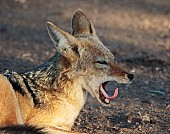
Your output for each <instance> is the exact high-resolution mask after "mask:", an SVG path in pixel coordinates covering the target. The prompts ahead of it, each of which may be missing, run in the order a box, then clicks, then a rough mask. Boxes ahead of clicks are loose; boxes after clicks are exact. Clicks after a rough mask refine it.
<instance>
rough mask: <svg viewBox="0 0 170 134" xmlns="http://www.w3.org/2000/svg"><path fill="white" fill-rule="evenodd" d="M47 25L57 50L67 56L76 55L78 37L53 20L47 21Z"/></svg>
mask: <svg viewBox="0 0 170 134" xmlns="http://www.w3.org/2000/svg"><path fill="white" fill-rule="evenodd" d="M46 26H47V30H48V33H49V35H50V37H51V40H52V41H53V43H54V44H55V47H56V49H57V51H59V52H60V53H61V54H62V55H63V56H65V57H69V56H71V55H75V52H74V48H75V47H77V46H75V45H76V43H75V42H76V38H75V37H74V36H72V35H71V34H69V33H67V32H65V31H64V30H62V29H61V28H59V27H58V26H55V25H54V24H52V23H51V22H47V24H46Z"/></svg>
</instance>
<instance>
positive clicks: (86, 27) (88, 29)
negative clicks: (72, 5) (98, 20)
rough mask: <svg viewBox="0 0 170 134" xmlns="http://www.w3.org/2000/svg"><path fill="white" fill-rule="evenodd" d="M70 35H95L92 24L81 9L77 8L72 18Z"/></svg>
mask: <svg viewBox="0 0 170 134" xmlns="http://www.w3.org/2000/svg"><path fill="white" fill-rule="evenodd" d="M72 35H74V36H83V35H93V36H95V35H96V31H95V29H94V27H93V24H92V23H91V21H90V20H89V19H88V17H87V16H86V15H85V13H84V12H83V11H82V10H81V9H77V10H76V11H75V12H74V14H73V18H72Z"/></svg>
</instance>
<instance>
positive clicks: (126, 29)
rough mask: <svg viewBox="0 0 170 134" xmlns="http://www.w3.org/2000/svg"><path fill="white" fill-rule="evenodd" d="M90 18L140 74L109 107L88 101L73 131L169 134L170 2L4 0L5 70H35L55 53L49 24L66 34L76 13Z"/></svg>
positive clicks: (0, 27)
mask: <svg viewBox="0 0 170 134" xmlns="http://www.w3.org/2000/svg"><path fill="white" fill-rule="evenodd" d="M77 8H81V9H83V10H84V11H85V12H86V14H87V15H88V16H89V18H91V20H92V22H93V23H94V26H95V28H96V30H97V33H98V35H99V37H100V39H101V40H102V41H103V43H104V44H105V45H106V46H107V47H108V48H109V49H110V50H111V51H112V52H113V53H114V55H115V57H116V61H118V62H119V63H120V64H121V65H122V66H123V67H125V68H126V69H127V70H129V71H131V72H132V73H134V74H135V80H134V81H133V82H132V83H131V84H130V85H119V84H116V83H111V86H113V87H112V88H115V87H119V89H120V93H119V96H118V97H117V99H116V100H114V101H113V102H112V104H111V105H110V106H109V107H104V106H101V105H100V104H99V103H98V102H97V101H96V100H95V99H92V98H91V97H89V100H88V102H87V104H86V106H85V108H84V109H83V110H82V112H81V114H80V116H79V117H78V119H77V120H76V123H75V126H74V127H73V130H74V131H79V132H87V133H96V134H114V133H116V134H122V133H124V134H133V133H135V134H139V133H140V134H141V133H142V134H145V133H146V134H168V133H170V1H169V0H86V1H85V0H84V1H80V0H0V72H3V71H4V70H5V69H11V70H15V71H18V72H23V71H26V70H30V69H32V68H34V67H36V66H37V65H39V64H41V63H43V62H45V61H47V60H48V59H49V58H50V57H51V56H52V55H54V53H55V48H54V46H53V44H52V41H51V40H50V38H49V36H48V34H47V30H46V27H45V23H46V21H47V20H49V21H51V22H53V23H55V24H57V25H58V26H60V27H62V28H63V29H65V30H67V31H71V30H70V19H71V17H72V13H73V12H74V10H75V9H77Z"/></svg>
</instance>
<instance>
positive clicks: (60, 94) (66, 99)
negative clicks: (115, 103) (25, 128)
mask: <svg viewBox="0 0 170 134" xmlns="http://www.w3.org/2000/svg"><path fill="white" fill-rule="evenodd" d="M47 29H48V33H49V35H50V37H51V39H52V41H53V43H54V44H55V47H56V49H57V52H58V54H59V55H57V56H58V57H54V58H53V59H51V60H50V61H49V63H47V64H45V65H43V66H41V67H40V68H39V69H38V70H35V71H34V70H33V71H32V72H27V73H25V74H22V75H20V77H19V78H18V79H20V78H21V80H19V81H18V83H19V85H20V86H21V87H22V88H23V89H24V91H25V92H26V93H25V95H22V94H20V93H18V92H16V94H14V90H13V89H12V87H11V85H10V83H9V82H8V80H7V79H6V78H5V77H3V76H1V77H0V95H1V100H2V101H1V102H0V108H1V109H0V112H1V115H0V116H1V117H3V118H4V119H3V118H1V117H0V125H9V124H19V123H20V122H19V121H18V118H19V116H18V115H17V114H18V113H16V110H17V109H19V110H21V112H20V117H21V119H22V120H23V123H24V124H30V125H35V126H38V127H45V129H44V131H47V132H49V133H52V134H53V133H56V134H57V133H69V132H66V131H71V127H72V126H73V124H74V121H75V119H76V118H77V116H78V115H79V113H80V110H81V109H82V107H83V106H84V104H85V102H86V100H87V94H88V93H90V94H91V95H92V96H93V97H95V98H96V99H97V100H98V101H99V102H100V103H102V104H105V103H106V102H104V100H102V98H101V96H100V95H101V93H100V90H99V87H100V86H101V85H102V84H103V83H105V82H107V81H117V82H118V83H129V82H130V81H131V80H132V79H133V78H132V79H130V78H129V73H128V72H126V71H125V70H124V69H122V68H121V67H120V66H119V65H118V64H117V63H116V62H114V56H113V54H112V53H111V52H110V51H109V50H108V49H107V48H106V47H105V46H104V45H103V43H102V42H101V41H100V40H99V39H98V37H97V35H96V32H95V29H94V27H93V25H92V23H91V21H90V20H89V19H88V18H87V16H86V15H85V14H84V13H83V12H82V11H81V10H77V11H76V12H75V13H74V15H73V19H72V35H71V34H69V33H67V32H65V31H64V30H62V29H61V28H59V27H58V26H55V25H54V24H52V23H51V22H47ZM56 61H57V64H56ZM14 75H17V74H14ZM132 77H133V76H132ZM23 79H25V80H27V86H25V85H24V83H25V82H24V80H23ZM32 81H33V82H32ZM28 86H29V88H30V90H32V91H31V92H33V93H36V94H34V95H35V96H34V97H35V98H36V99H38V100H37V101H38V102H36V101H35V100H34V99H35V98H34V97H33V96H31V93H30V91H28V90H26V89H27V88H28ZM4 96H7V97H4ZM2 102H3V103H2ZM7 111H8V112H7ZM9 113H10V114H9ZM55 128H56V129H55ZM62 130H65V131H63V132H62ZM70 133H71V132H70Z"/></svg>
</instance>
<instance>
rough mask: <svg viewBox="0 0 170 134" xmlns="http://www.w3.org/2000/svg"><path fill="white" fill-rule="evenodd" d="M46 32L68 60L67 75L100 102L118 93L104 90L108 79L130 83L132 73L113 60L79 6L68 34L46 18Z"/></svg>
mask: <svg viewBox="0 0 170 134" xmlns="http://www.w3.org/2000/svg"><path fill="white" fill-rule="evenodd" d="M47 29H48V33H49V35H50V37H51V39H52V41H53V43H54V44H55V46H56V49H57V51H58V52H59V53H60V54H61V55H62V56H63V57H64V58H65V59H66V60H65V62H67V64H63V66H64V65H67V66H68V64H69V69H68V70H69V71H68V73H67V74H68V75H69V76H68V77H69V78H70V79H80V81H79V83H77V84H79V85H81V88H82V90H87V91H88V92H89V93H90V94H91V95H92V96H93V97H96V98H97V99H98V101H99V102H101V103H102V104H106V105H107V104H109V103H110V100H111V99H114V98H115V97H116V96H117V94H118V89H116V90H115V91H114V95H113V96H109V95H108V94H107V92H106V89H105V88H106V84H107V83H108V82H109V81H116V82H118V83H129V82H131V81H132V79H133V77H134V76H133V74H129V73H128V72H126V71H125V70H124V69H122V68H121V67H120V66H119V65H118V64H117V63H116V62H115V61H114V56H113V54H112V53H111V52H110V51H109V49H108V48H106V47H105V46H104V45H103V43H102V42H101V41H100V40H99V38H98V37H97V35H96V32H95V29H94V27H93V24H92V23H91V21H90V20H89V19H88V17H87V16H86V15H85V14H84V13H83V11H82V10H80V9H78V10H76V11H75V13H74V14H73V18H72V34H69V33H67V32H65V31H64V30H62V29H61V28H59V27H58V26H55V25H54V24H52V23H50V22H47Z"/></svg>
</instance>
